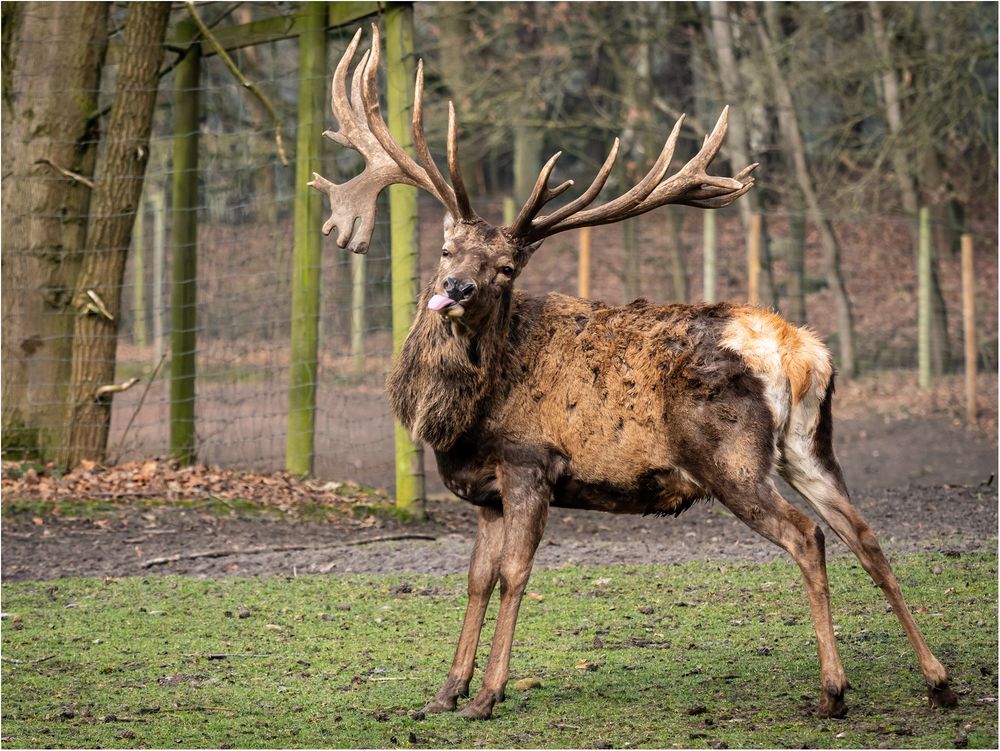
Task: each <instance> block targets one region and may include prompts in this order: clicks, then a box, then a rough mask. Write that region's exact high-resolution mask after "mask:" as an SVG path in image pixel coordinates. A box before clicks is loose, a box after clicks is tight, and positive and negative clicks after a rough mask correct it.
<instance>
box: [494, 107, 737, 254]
mask: <svg viewBox="0 0 1000 751" xmlns="http://www.w3.org/2000/svg"><path fill="white" fill-rule="evenodd" d="M683 124H684V116H683V115H682V116H681V117H680V118H679V119H678V120H677V122H676V123H674V127H673V130H672V131H671V132H670V136H669V137H668V138H667V142H666V143H665V144H664V145H663V149H662V151H661V152H660V155H659V156H658V157H657V159H656V162H655V163H654V164H653V166H652V167H651V168H650V170H649V172H647V173H646V175H645V176H644V177H643V178H642V180H640V181H639V182H638V183H637V184H636V185H635V186H634V187H632V189H631V190H629V191H628V192H627V193H625V194H623V195H622V196H619V197H618V198H615V199H613V200H611V201H609V202H608V203H606V204H603V205H601V206H597V207H595V208H592V209H587V210H584V209H585V207H586V206H587V205H588V204H589V203H590V202H591V201H592V200H593V199H594V198H595V197H596V195H597V193H598V192H600V189H601V187H603V185H604V182H605V181H606V180H607V176H608V173H610V171H611V165H612V164H613V163H614V159H613V156H614V155H615V153H616V152H617V149H618V141H617V139H616V140H615V148H614V149H612V154H611V155H609V158H608V160H606V161H605V163H604V167H602V169H601V173H600V174H598V176H597V179H596V180H595V181H594V184H592V185H591V187H590V188H589V189H588V190H587V192H586V193H585V194H584V195H582V196H580V198H578V199H577V200H576V201H573V202H571V203H569V204H567V205H566V206H564V207H563V208H561V209H559V210H557V211H554V212H553V213H551V214H548V215H547V216H543V217H540V218H538V219H536V220H534V221H527V220H526V217H524V216H522V215H523V214H524V213H525V212H524V211H523V210H522V215H519V216H518V221H517V222H515V225H514V228H513V230H514V231H512V232H511V234H512V235H513V236H515V237H521V238H523V239H524V240H526V241H528V242H532V241H535V240H539V239H541V238H544V237H548V236H549V235H554V234H556V233H557V232H564V231H565V230H568V229H575V228H577V227H588V226H593V225H597V224H610V223H611V222H617V221H621V220H623V219H629V218H631V217H634V216H638V215H640V214H644V213H646V212H647V211H651V210H652V209H655V208H657V207H658V206H663V205H664V204H668V203H680V204H687V205H690V206H699V207H701V208H709V209H716V208H721V207H723V206H728V205H729V204H730V203H732V202H733V201H735V200H736V199H737V198H739V197H740V196H742V195H743V194H744V193H746V192H747V191H748V190H750V188H751V187H753V184H754V180H753V177H752V176H751V173H752V172H753V170H754V169H755V168H756V167H757V165H756V164H751V165H749V166H747V167H745V168H744V169H742V170H741V171H740V172H738V173H737V174H736V176H735V177H718V176H715V175H709V174H708V173H707V172H706V170H707V169H708V166H709V165H710V164H711V163H712V160H713V159H715V157H716V156H717V155H718V153H719V150H720V149H721V148H722V141H723V139H725V137H726V130H727V128H728V125H729V107H728V106H726V107H725V108H723V110H722V114H721V115H719V119H718V121H717V122H716V124H715V127H714V128H713V129H712V132H711V133H710V134H709V135H708V136H706V137H705V141H704V143H703V144H702V147H701V149H699V150H698V153H697V154H695V155H694V157H692V158H691V159H690V160H689V161H688V162H687V164H685V165H684V166H683V167H681V169H680V170H679V171H678V172H677V173H676V174H674V175H671V176H670V177H665V176H666V174H667V171H668V170H669V168H670V160H671V159H672V157H673V153H674V149H675V148H676V146H677V142H678V140H679V139H680V132H681V128H682V126H683ZM551 166H552V165H551V163H550V164H547V165H546V168H547V169H548V170H549V171H551ZM547 179H548V175H547V174H546V180H547ZM595 186H596V190H595ZM538 193H539V186H538V185H536V190H535V193H533V194H532V200H529V205H530V206H532V208H534V207H535V203H537V201H538V200H539V196H538V195H537V194H538ZM533 202H534V203H533ZM526 208H527V206H526Z"/></svg>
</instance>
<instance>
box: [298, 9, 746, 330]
mask: <svg viewBox="0 0 1000 751" xmlns="http://www.w3.org/2000/svg"><path fill="white" fill-rule="evenodd" d="M360 41H361V29H358V31H357V33H356V34H355V35H354V39H353V40H352V41H351V44H350V45H349V46H348V48H347V51H346V52H345V53H344V56H343V57H342V58H341V60H340V63H339V64H338V65H337V69H336V71H335V73H334V76H333V94H332V99H331V106H332V109H333V114H334V116H335V117H336V118H337V121H338V123H339V125H340V130H339V131H336V132H332V131H325V132H324V134H323V135H325V136H326V137H327V138H330V139H331V140H333V141H336V142H337V143H339V144H340V145H342V146H347V147H349V148H353V149H355V150H356V151H358V152H359V153H360V154H361V155H362V156H363V157H364V158H365V163H366V169H365V170H364V172H362V173H361V174H360V175H358V176H357V177H354V178H352V179H350V180H348V181H347V182H345V183H342V184H339V185H338V184H336V183H333V182H331V181H329V180H327V179H326V178H324V177H321V176H320V175H318V174H316V173H313V179H312V180H311V181H310V182H309V185H310V186H312V187H314V188H316V189H317V190H319V191H321V192H324V193H326V194H327V195H328V196H329V198H330V206H331V215H330V218H329V219H328V220H327V221H326V223H325V224H324V225H323V233H324V234H327V235H328V234H330V233H331V232H332V231H333V230H334V229H336V230H337V236H336V241H337V245H339V246H340V247H341V248H345V247H346V248H349V249H350V250H351V251H353V252H355V253H366V252H367V251H368V243H369V242H370V241H371V236H372V232H373V230H374V228H375V205H376V198H377V197H378V194H379V193H380V192H381V191H382V190H383V189H384V188H386V187H388V186H389V185H392V184H393V183H401V184H405V185H414V186H416V187H418V188H420V189H421V190H424V191H426V192H428V193H430V194H431V195H432V196H434V197H435V198H436V199H437V200H438V201H439V202H440V203H441V204H442V205H443V206H444V208H445V210H446V212H447V214H446V217H445V224H444V242H443V244H442V250H441V260H440V262H439V264H438V269H437V274H436V277H435V279H434V282H433V284H432V285H431V290H430V295H429V296H425V304H426V305H427V307H428V308H429V309H430V310H433V311H435V312H437V313H439V314H440V315H442V316H445V317H447V318H449V319H452V320H461V322H462V324H463V327H465V328H470V329H475V328H476V324H477V323H478V322H479V321H481V320H483V319H484V318H485V317H486V316H487V315H488V314H489V313H490V311H492V310H494V309H495V308H496V305H497V301H499V300H500V299H501V298H503V297H504V295H505V294H506V293H507V292H509V290H510V289H511V287H512V285H513V283H514V280H515V279H516V278H517V276H518V275H519V274H520V273H521V270H522V269H523V268H524V266H525V264H527V262H528V260H529V259H530V258H531V255H532V254H533V253H534V251H535V250H536V249H537V248H538V247H539V246H540V245H541V244H542V241H543V240H544V239H545V238H546V237H548V236H550V235H554V234H556V233H558V232H565V231H566V230H569V229H576V228H579V227H588V226H594V225H598V224H611V223H613V222H618V221H621V220H623V219H628V218H630V217H633V216H638V215H639V214H644V213H646V212H647V211H650V210H652V209H655V208H657V207H658V206H663V205H665V204H668V203H681V204H687V205H691V206H699V207H701V208H708V209H715V208H721V207H723V206H727V205H728V204H730V203H732V202H733V201H734V200H736V199H737V198H739V197H740V196H741V195H743V194H744V193H746V192H747V191H748V190H750V188H751V187H752V186H753V177H752V176H751V172H752V171H753V169H754V168H755V167H756V166H757V165H756V164H752V165H750V166H748V167H746V168H745V169H743V170H742V171H740V172H739V173H738V174H737V175H736V176H735V177H717V176H713V175H709V174H708V173H707V172H706V169H707V168H708V165H709V164H710V163H711V161H712V160H713V159H714V158H715V156H716V154H718V152H719V149H720V148H721V146H722V140H723V138H724V137H725V134H726V127H727V123H728V113H729V108H728V107H727V108H725V109H724V110H723V112H722V115H721V116H720V117H719V120H718V122H717V123H716V125H715V128H714V129H713V131H712V133H711V134H710V135H709V136H707V137H706V138H705V143H704V145H703V146H702V148H701V150H700V151H699V152H698V153H697V154H695V156H694V157H693V158H692V159H691V160H690V161H688V162H687V163H686V164H685V165H684V166H683V167H681V168H680V170H678V171H677V172H674V173H673V174H672V175H670V176H669V177H668V176H667V173H668V171H669V169H670V165H671V159H672V157H673V153H674V148H675V147H676V145H677V140H678V138H679V137H680V132H681V126H682V125H683V122H684V118H683V116H682V117H681V118H680V119H679V120H678V121H677V122H676V124H675V125H674V128H673V130H672V131H671V133H670V136H669V137H668V138H667V141H666V143H665V144H664V146H663V149H662V151H661V152H660V155H659V157H657V159H656V162H655V163H654V164H653V166H652V167H651V168H650V170H649V172H648V173H647V174H646V176H645V177H643V178H642V180H640V181H639V182H638V183H636V185H635V186H634V187H633V188H631V189H630V190H629V191H627V192H626V193H624V194H622V195H621V196H619V197H617V198H615V199H613V200H611V201H608V202H607V203H604V204H601V205H600V206H596V207H592V208H588V206H590V204H591V203H592V202H593V201H594V199H595V198H597V196H598V194H599V193H600V192H601V189H602V188H603V187H604V184H605V183H606V182H607V180H608V177H609V175H610V174H611V169H612V167H613V166H614V163H615V159H616V157H617V155H618V146H619V142H618V139H617V138H616V139H615V142H614V145H613V146H612V147H611V151H610V153H609V154H608V157H607V159H605V161H604V164H603V165H602V167H601V169H600V171H599V172H598V174H597V177H595V178H594V181H593V182H592V183H591V184H590V187H588V188H587V190H586V191H584V192H583V194H581V195H580V196H579V197H578V198H576V199H574V200H572V201H569V202H568V203H566V204H565V205H563V206H561V207H559V208H557V209H555V210H553V211H551V212H550V213H548V214H541V213H540V212H541V210H542V208H543V207H544V206H545V205H546V204H547V203H548V202H549V201H551V200H552V199H554V198H556V197H557V196H559V195H561V194H562V193H564V192H565V191H567V190H568V189H569V188H571V187H572V186H573V181H572V180H567V181H566V182H564V183H562V184H560V185H558V186H556V187H553V188H550V187H549V176H550V175H551V174H552V170H553V169H554V168H555V165H556V162H557V161H558V159H559V156H560V154H561V153H562V152H559V153H557V154H555V155H554V156H553V157H552V158H551V159H549V161H548V162H547V163H546V164H545V166H544V167H542V170H541V172H540V173H539V175H538V179H537V180H536V182H535V186H534V189H533V190H532V192H531V195H530V196H529V197H528V200H527V201H526V202H525V204H524V206H523V207H522V208H521V211H520V212H519V213H518V215H517V218H516V219H515V220H514V222H513V224H511V225H510V226H509V227H495V226H493V225H492V224H490V223H489V222H487V221H485V220H484V219H482V218H481V217H480V216H479V215H477V214H476V212H475V211H473V210H472V206H471V204H470V203H469V197H468V194H467V193H466V190H465V183H464V181H463V179H462V174H461V172H460V171H459V167H458V146H457V128H456V125H455V109H454V107H453V106H452V104H451V103H450V102H449V105H448V173H449V176H450V178H451V182H450V184H449V182H448V181H447V180H445V178H444V175H442V174H441V172H440V170H438V168H437V165H436V164H435V162H434V159H433V157H432V156H431V153H430V149H429V148H428V146H427V139H426V138H425V136H424V124H423V82H424V72H423V61H420V62H419V63H418V64H417V77H416V86H415V90H414V95H413V144H414V147H415V149H416V152H417V158H418V159H419V163H418V162H417V161H415V160H414V159H413V158H412V157H411V156H410V155H409V154H408V153H407V152H406V150H405V149H403V148H402V147H401V146H400V145H399V143H397V142H396V140H395V139H394V138H393V137H392V135H391V134H390V133H389V128H388V126H387V125H386V123H385V121H384V120H383V118H382V114H381V110H380V105H379V96H378V81H377V74H378V66H379V32H378V27H377V26H376V25H375V24H372V46H371V50H369V51H368V52H366V53H365V54H364V56H363V57H362V59H361V62H360V63H359V64H358V65H357V66H356V68H355V70H354V75H353V77H352V79H351V85H350V90H349V91H348V87H347V74H348V71H349V69H350V67H351V64H352V62H353V60H354V56H355V54H356V52H357V49H358V44H359V43H360Z"/></svg>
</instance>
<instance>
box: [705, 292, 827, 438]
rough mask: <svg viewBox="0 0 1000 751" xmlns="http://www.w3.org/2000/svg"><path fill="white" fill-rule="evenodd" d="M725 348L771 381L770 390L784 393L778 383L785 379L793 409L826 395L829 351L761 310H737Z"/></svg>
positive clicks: (808, 333)
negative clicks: (810, 396) (812, 393)
mask: <svg viewBox="0 0 1000 751" xmlns="http://www.w3.org/2000/svg"><path fill="white" fill-rule="evenodd" d="M722 345H723V346H724V347H726V348H728V349H731V350H732V351H734V352H737V353H739V354H740V356H741V357H742V358H743V361H744V362H745V363H746V364H747V367H749V368H750V369H751V370H753V371H754V372H755V373H757V374H758V375H761V376H763V377H765V378H768V379H770V381H771V382H769V383H768V387H769V389H771V388H773V389H774V390H775V391H781V390H782V389H781V388H780V387H779V385H778V381H780V380H782V379H784V380H785V381H786V382H787V388H788V390H789V391H790V395H791V404H792V406H794V405H796V404H798V403H799V402H801V401H802V400H803V399H805V398H806V396H807V395H808V394H809V392H810V391H812V390H816V391H819V392H821V394H822V393H825V391H826V385H827V384H828V383H829V382H830V376H831V375H832V374H833V367H832V365H831V364H830V358H829V355H828V353H827V350H826V347H825V346H823V343H822V342H820V340H819V338H818V337H817V336H816V335H815V334H814V333H813V332H812V331H810V330H809V329H807V328H800V327H798V326H793V325H791V324H790V323H788V322H787V321H785V320H783V319H782V318H781V317H780V316H778V315H777V314H775V313H772V312H770V311H768V310H762V309H761V308H753V307H749V306H743V307H739V308H736V309H734V310H733V317H732V320H731V321H730V323H729V324H728V325H727V326H726V331H725V335H724V337H723V340H722ZM779 424H782V423H780V422H779Z"/></svg>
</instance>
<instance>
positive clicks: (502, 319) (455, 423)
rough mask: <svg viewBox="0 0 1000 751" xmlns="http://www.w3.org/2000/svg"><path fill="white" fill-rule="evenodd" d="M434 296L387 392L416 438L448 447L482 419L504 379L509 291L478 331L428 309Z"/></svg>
mask: <svg viewBox="0 0 1000 751" xmlns="http://www.w3.org/2000/svg"><path fill="white" fill-rule="evenodd" d="M430 296H431V289H430V288H429V287H428V288H427V289H425V290H424V292H423V294H422V295H421V297H420V302H419V303H418V305H419V307H418V312H417V318H416V320H415V321H414V322H413V326H412V327H411V328H410V333H409V334H408V335H407V337H406V341H405V342H404V343H403V349H402V351H401V352H400V354H399V356H398V357H397V358H396V361H395V363H394V364H393V368H392V371H391V372H390V373H389V377H388V378H387V379H386V391H387V392H388V395H389V404H390V406H391V407H392V411H393V412H394V413H395V414H396V417H398V418H399V420H400V422H402V423H403V425H405V426H406V427H407V429H409V430H410V432H412V433H413V435H414V437H415V438H416V439H417V440H419V441H425V442H426V443H428V444H430V445H431V446H432V447H433V448H435V449H437V450H441V451H445V450H447V449H450V448H451V447H452V446H453V445H454V444H455V442H456V441H457V440H458V439H459V437H461V436H462V434H464V433H465V432H467V431H468V430H469V429H470V428H472V427H473V426H474V425H475V424H476V423H477V422H478V421H479V420H480V419H481V418H482V416H483V415H484V414H485V411H486V408H487V406H488V404H489V402H490V400H491V397H492V396H493V395H494V393H495V390H496V388H497V385H498V384H499V383H501V382H502V373H503V372H504V370H505V368H504V363H505V361H506V359H507V354H508V347H509V329H510V319H511V295H510V293H509V292H508V293H506V294H505V295H504V296H503V298H502V299H501V300H500V302H499V304H498V305H497V306H496V307H494V309H493V310H491V311H490V312H489V313H488V314H487V315H486V317H485V318H484V319H483V320H482V321H480V322H479V324H478V325H477V327H476V330H475V331H467V330H465V329H464V327H462V326H461V325H459V324H451V323H449V321H448V319H446V318H442V316H441V315H440V314H439V313H435V312H433V311H431V310H428V308H427V301H428V300H429V299H430Z"/></svg>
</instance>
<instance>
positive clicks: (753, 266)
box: [747, 212, 761, 305]
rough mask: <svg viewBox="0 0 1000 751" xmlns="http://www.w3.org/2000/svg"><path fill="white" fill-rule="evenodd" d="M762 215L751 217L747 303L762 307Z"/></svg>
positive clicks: (752, 215) (748, 241) (748, 246)
mask: <svg viewBox="0 0 1000 751" xmlns="http://www.w3.org/2000/svg"><path fill="white" fill-rule="evenodd" d="M760 239H761V221H760V214H758V213H756V212H755V213H753V214H751V215H750V236H749V237H748V238H747V301H748V302H749V303H750V304H751V305H760Z"/></svg>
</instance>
